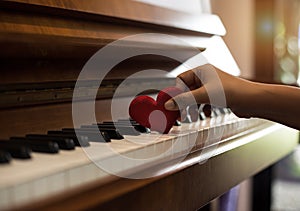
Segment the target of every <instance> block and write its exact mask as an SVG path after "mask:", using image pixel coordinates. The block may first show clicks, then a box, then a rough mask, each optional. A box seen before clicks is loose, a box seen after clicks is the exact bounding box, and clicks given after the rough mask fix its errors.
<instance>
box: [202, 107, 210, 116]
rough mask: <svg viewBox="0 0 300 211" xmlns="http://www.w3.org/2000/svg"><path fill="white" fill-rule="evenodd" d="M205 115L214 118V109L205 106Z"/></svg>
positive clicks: (203, 109)
mask: <svg viewBox="0 0 300 211" xmlns="http://www.w3.org/2000/svg"><path fill="white" fill-rule="evenodd" d="M202 111H203V113H204V114H205V116H206V117H212V108H211V105H209V104H205V105H204V106H203V108H202Z"/></svg>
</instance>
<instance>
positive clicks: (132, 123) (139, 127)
mask: <svg viewBox="0 0 300 211" xmlns="http://www.w3.org/2000/svg"><path fill="white" fill-rule="evenodd" d="M103 123H104V124H106V123H110V124H117V125H120V124H121V125H127V126H132V127H134V129H135V130H137V131H138V132H140V133H150V132H151V131H150V129H149V128H147V127H144V126H142V125H140V124H139V123H137V122H136V121H134V120H132V119H130V120H129V119H120V120H118V121H117V122H110V121H104V122H103Z"/></svg>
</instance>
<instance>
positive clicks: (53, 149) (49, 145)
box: [10, 137, 59, 154]
mask: <svg viewBox="0 0 300 211" xmlns="http://www.w3.org/2000/svg"><path fill="white" fill-rule="evenodd" d="M10 140H11V141H14V142H16V143H18V144H26V145H29V146H30V148H31V150H32V151H34V152H43V153H53V154H54V153H58V152H59V146H58V144H57V143H56V142H54V141H47V140H46V141H45V140H31V139H28V138H23V137H11V138H10Z"/></svg>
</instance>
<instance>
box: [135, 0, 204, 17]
mask: <svg viewBox="0 0 300 211" xmlns="http://www.w3.org/2000/svg"><path fill="white" fill-rule="evenodd" d="M135 1H138V2H142V3H146V4H150V5H154V6H158V7H163V8H167V9H172V10H177V11H181V12H186V13H192V14H200V13H206V11H205V9H206V8H205V6H204V3H202V2H203V1H200V0H188V3H187V2H186V1H182V0H162V1H157V0H135ZM205 3H206V4H209V2H207V1H205Z"/></svg>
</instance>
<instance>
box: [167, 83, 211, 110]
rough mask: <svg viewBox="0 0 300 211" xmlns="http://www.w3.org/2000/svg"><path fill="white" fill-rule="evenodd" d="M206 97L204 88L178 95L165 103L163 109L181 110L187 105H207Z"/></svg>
mask: <svg viewBox="0 0 300 211" xmlns="http://www.w3.org/2000/svg"><path fill="white" fill-rule="evenodd" d="M208 101H209V100H208V95H207V93H206V90H205V89H204V87H200V88H198V89H195V90H192V91H189V92H184V93H182V94H179V95H177V96H175V97H173V98H171V99H170V100H168V101H167V102H166V103H165V109H167V110H170V111H176V110H182V109H184V108H186V107H187V106H189V105H195V104H202V103H208Z"/></svg>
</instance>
